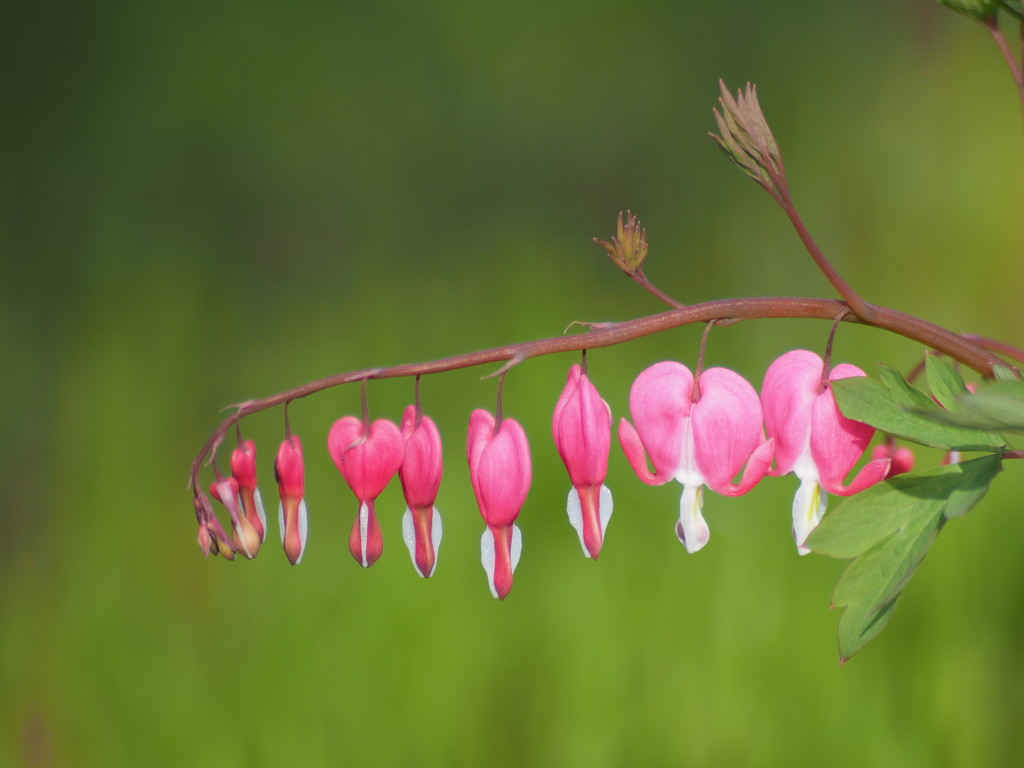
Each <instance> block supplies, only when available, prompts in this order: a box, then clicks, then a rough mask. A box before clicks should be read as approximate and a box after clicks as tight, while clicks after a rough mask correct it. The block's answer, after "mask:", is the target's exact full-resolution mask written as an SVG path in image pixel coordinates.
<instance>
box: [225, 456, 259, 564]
mask: <svg viewBox="0 0 1024 768" xmlns="http://www.w3.org/2000/svg"><path fill="white" fill-rule="evenodd" d="M231 476H232V477H233V478H235V480H237V481H238V498H239V499H240V500H241V502H242V511H243V512H245V519H246V520H247V521H248V523H249V525H250V526H252V528H253V530H254V531H255V532H256V534H257V536H258V537H259V542H258V543H257V544H256V546H255V548H256V550H258V549H259V545H260V544H262V543H263V542H264V541H266V538H267V515H266V513H265V512H264V511H263V499H262V498H261V497H260V489H259V488H257V487H256V445H255V444H254V443H253V441H252V440H245V441H243V442H242V443H240V444H239V446H238V447H237V448H235V450H234V451H232V452H231ZM255 554H256V552H255V551H254V552H253V555H254V556H255Z"/></svg>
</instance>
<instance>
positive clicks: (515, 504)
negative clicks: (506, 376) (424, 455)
mask: <svg viewBox="0 0 1024 768" xmlns="http://www.w3.org/2000/svg"><path fill="white" fill-rule="evenodd" d="M466 456H467V458H468V460H469V479H470V481H471V482H472V484H473V494H474V495H475V496H476V502H477V506H478V507H479V508H480V514H481V516H482V517H483V518H484V522H485V523H486V524H487V530H486V531H484V535H483V537H482V539H481V540H480V561H481V563H482V564H483V567H484V571H485V572H486V573H487V581H488V584H489V585H490V588H491V594H492V595H494V596H495V597H496V598H498V599H499V600H504V599H505V596H506V595H508V593H509V591H510V590H511V589H512V573H513V572H514V571H515V568H516V565H518V563H519V556H520V554H521V553H522V548H523V543H522V541H523V540H522V534H521V533H520V531H519V528H518V526H516V525H515V524H514V523H515V520H516V518H517V517H518V516H519V511H520V509H521V508H522V506H523V503H524V502H525V501H526V495H527V494H528V493H529V491H530V482H531V480H532V467H531V464H530V446H529V444H528V443H527V442H526V433H525V432H524V431H523V428H522V427H521V426H520V425H519V422H517V421H515V420H514V419H503V420H502V422H501V423H500V424H496V422H495V419H494V416H492V415H491V414H490V413H488V412H487V411H484V410H480V409H477V410H475V411H473V414H472V416H471V417H470V420H469V433H468V435H467V438H466Z"/></svg>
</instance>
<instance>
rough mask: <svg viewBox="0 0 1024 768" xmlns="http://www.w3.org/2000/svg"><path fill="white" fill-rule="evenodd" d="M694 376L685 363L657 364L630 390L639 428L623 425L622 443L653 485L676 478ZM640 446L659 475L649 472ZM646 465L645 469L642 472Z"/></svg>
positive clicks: (632, 412)
mask: <svg viewBox="0 0 1024 768" xmlns="http://www.w3.org/2000/svg"><path fill="white" fill-rule="evenodd" d="M692 396H693V374H691V373H690V370H689V369H688V368H687V367H686V366H685V365H683V364H682V363H677V362H674V361H664V362H660V363H655V364H654V365H652V366H651V367H649V368H647V369H646V370H644V371H643V372H641V373H640V375H639V376H637V378H636V381H634V382H633V386H632V387H631V388H630V391H629V412H630V415H631V416H632V417H633V422H634V423H635V424H636V429H635V430H633V429H632V428H628V429H627V428H624V422H625V420H623V422H620V424H619V442H620V443H621V444H622V448H623V450H624V451H625V452H626V456H627V458H628V459H629V462H630V464H631V465H632V466H633V470H634V471H635V472H636V473H637V475H638V476H639V477H640V479H641V480H643V481H644V482H646V483H648V484H650V485H661V484H662V483H665V482H667V481H668V480H669V479H671V478H672V477H674V476H675V474H676V472H677V471H678V469H679V465H680V462H681V460H682V452H683V438H684V436H685V434H686V426H687V420H688V419H689V416H690V408H691V407H692V405H693V401H692V399H691V398H692ZM638 443H639V444H640V445H642V447H643V448H644V449H646V451H647V453H648V455H650V457H651V462H652V463H653V464H654V468H655V473H654V475H651V473H650V472H649V471H648V470H647V467H646V461H644V460H643V457H642V452H641V451H639V450H638V447H639V445H638ZM641 465H642V469H641Z"/></svg>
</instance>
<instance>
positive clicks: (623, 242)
mask: <svg viewBox="0 0 1024 768" xmlns="http://www.w3.org/2000/svg"><path fill="white" fill-rule="evenodd" d="M594 242H595V243H597V244H598V245H600V246H601V247H602V248H604V249H605V250H606V251H608V256H609V257H610V258H611V260H612V261H614V262H615V265H616V266H617V267H618V268H619V269H621V270H622V271H623V272H625V273H626V274H629V275H633V274H636V273H638V272H639V271H640V269H641V267H642V266H643V263H644V259H646V258H647V230H646V229H644V228H643V227H642V226H641V225H640V222H639V221H637V219H636V216H634V215H633V213H632V212H630V211H626V221H625V223H623V221H622V211H619V221H618V225H617V226H616V237H613V238H612V241H611V242H610V243H608V242H605V241H604V240H598V239H597V238H596V237H595V238H594Z"/></svg>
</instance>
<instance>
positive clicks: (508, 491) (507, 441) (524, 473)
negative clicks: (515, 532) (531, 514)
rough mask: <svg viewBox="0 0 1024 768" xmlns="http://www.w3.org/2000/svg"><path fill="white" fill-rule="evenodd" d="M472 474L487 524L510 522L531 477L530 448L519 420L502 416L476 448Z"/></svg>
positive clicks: (504, 524)
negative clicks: (477, 456)
mask: <svg viewBox="0 0 1024 768" xmlns="http://www.w3.org/2000/svg"><path fill="white" fill-rule="evenodd" d="M476 474H477V485H478V486H479V489H480V494H479V496H480V500H481V502H482V504H481V507H482V509H484V510H486V515H485V517H484V519H485V520H486V521H487V523H488V525H491V526H499V527H500V526H507V525H511V524H512V522H513V521H514V520H515V519H516V517H518V515H519V510H520V509H521V508H522V506H523V502H525V501H526V495H527V493H528V492H529V490H530V482H531V479H532V467H531V464H530V448H529V445H528V444H527V441H526V433H525V432H523V428H522V427H521V426H520V425H519V422H517V421H515V420H514V419H504V420H502V422H501V425H500V426H499V427H498V430H497V432H496V433H495V435H494V438H493V439H492V440H491V442H490V443H488V444H487V445H486V446H484V448H483V450H482V451H481V452H480V460H479V463H478V464H477V471H476Z"/></svg>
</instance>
